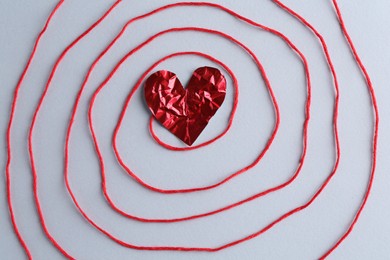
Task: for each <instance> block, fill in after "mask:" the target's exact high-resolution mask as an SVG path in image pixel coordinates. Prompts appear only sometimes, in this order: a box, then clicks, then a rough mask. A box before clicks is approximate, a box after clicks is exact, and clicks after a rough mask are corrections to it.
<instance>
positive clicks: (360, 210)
mask: <svg viewBox="0 0 390 260" xmlns="http://www.w3.org/2000/svg"><path fill="white" fill-rule="evenodd" d="M62 2H63V1H60V2H59V4H58V5H57V6H56V8H55V9H54V10H53V12H52V13H51V15H50V16H49V18H48V21H47V23H46V25H45V27H44V29H43V30H42V32H41V34H40V35H39V36H38V38H37V41H36V44H35V46H34V49H33V52H32V54H31V56H30V58H29V60H28V63H27V65H26V68H25V70H24V72H23V73H22V76H21V78H20V80H19V82H18V84H17V87H16V88H15V94H14V100H13V103H12V109H11V114H10V123H9V126H8V129H7V143H8V162H7V170H6V176H7V196H8V204H9V208H10V213H11V219H12V222H13V226H14V229H15V233H16V234H17V236H18V239H19V240H20V241H21V244H22V246H23V248H24V249H25V251H26V253H27V255H28V256H29V257H30V258H31V253H30V252H29V249H28V247H27V246H26V244H25V243H24V241H23V239H22V237H21V235H20V233H19V231H18V228H17V225H16V222H15V218H14V214H13V210H12V200H11V192H10V170H9V165H10V161H11V147H10V133H11V126H12V120H13V114H14V110H15V107H16V102H17V96H18V91H19V89H20V85H21V83H22V82H23V79H24V76H25V74H26V73H27V70H28V68H29V66H30V63H31V60H32V59H33V57H34V53H35V49H36V47H37V46H38V43H39V39H40V37H41V36H42V35H43V34H44V32H45V30H46V27H47V25H48V24H49V22H50V20H51V18H52V16H53V15H54V13H55V12H56V10H57V9H58V8H59V6H60V5H61V4H62ZM119 2H120V1H118V2H116V3H115V4H114V6H115V5H116V4H117V3H119ZM275 2H276V3H277V4H278V5H279V6H280V7H281V8H283V9H285V10H286V11H288V12H289V13H290V14H292V15H293V16H295V17H296V18H297V19H299V20H300V21H301V22H302V23H303V24H304V25H306V26H308V27H309V28H310V29H311V30H312V31H313V32H314V33H315V35H316V36H317V37H318V38H319V39H320V42H321V44H322V46H323V48H324V52H325V55H326V58H327V61H328V63H329V66H330V69H331V72H332V74H333V77H334V81H335V88H336V100H335V108H334V120H333V124H334V130H335V131H334V132H335V139H336V154H337V159H336V161H335V167H334V170H333V171H332V172H331V174H330V175H329V177H328V178H327V180H326V181H325V183H324V184H323V185H322V186H321V187H320V189H319V190H318V191H317V192H316V193H315V195H314V196H313V197H312V198H311V199H310V200H309V201H308V202H307V203H306V204H304V205H302V206H300V207H297V208H296V209H294V210H292V211H290V212H288V213H286V214H284V215H283V216H281V217H280V218H278V219H277V220H275V221H274V222H272V223H271V224H270V225H268V226H267V227H265V228H264V229H263V230H261V231H259V232H257V233H254V234H252V235H251V236H248V237H246V238H243V239H240V240H236V241H234V242H232V243H230V244H226V245H224V246H222V247H219V248H204V249H202V248H181V247H153V248H149V247H132V246H131V245H130V244H126V243H124V242H123V241H120V240H117V239H115V238H114V237H111V236H110V235H109V233H108V234H107V235H108V236H109V237H111V238H112V239H113V240H115V241H116V242H118V243H120V244H122V245H124V246H128V247H132V248H136V249H142V250H191V251H192V250H194V251H217V250H221V249H223V248H227V247H230V246H233V245H235V244H238V243H241V242H243V241H245V240H248V239H251V238H253V237H255V236H257V235H260V234H261V233H263V232H265V231H267V230H268V229H269V228H271V227H272V226H273V225H275V224H276V223H278V222H280V221H281V220H283V219H285V218H287V217H288V216H290V215H292V214H294V213H296V212H298V211H300V210H302V209H304V208H306V207H308V206H309V205H310V204H311V203H312V202H313V201H314V199H315V198H316V197H317V196H318V195H319V194H320V193H321V192H322V190H323V189H324V188H325V186H326V185H327V184H328V183H329V181H330V179H331V178H332V177H333V175H334V174H335V172H336V169H337V166H338V161H339V156H340V147H339V142H338V133H337V111H338V84H337V78H336V73H335V71H334V68H333V65H332V63H331V59H330V55H329V53H328V52H327V47H326V44H325V41H324V40H323V38H322V36H321V35H320V34H319V33H318V32H317V31H316V30H315V29H314V27H312V26H311V25H310V24H309V23H308V22H307V21H305V20H304V19H303V18H302V17H301V16H299V15H298V14H296V13H294V12H293V11H292V10H291V9H289V8H287V7H286V6H284V5H283V4H281V3H280V2H279V1H275ZM333 4H334V6H335V9H336V13H337V16H338V18H339V21H340V24H341V27H342V31H343V33H344V35H345V36H346V39H347V42H348V44H349V45H350V47H351V50H352V53H353V55H354V57H355V59H356V61H357V63H358V65H359V67H360V69H361V70H362V72H363V74H364V76H365V78H366V81H367V85H368V89H369V92H370V95H371V98H372V102H373V107H374V112H375V113H374V115H375V118H374V121H375V123H374V127H375V128H374V135H373V156H372V170H371V175H370V181H369V184H368V187H367V191H366V193H365V196H364V200H363V202H362V204H361V206H360V207H359V210H358V212H357V213H356V215H355V217H354V219H353V222H352V223H351V225H350V227H349V228H348V230H347V231H346V233H345V234H344V235H343V236H342V237H341V238H340V239H339V240H338V242H337V243H336V244H335V245H334V246H333V247H332V248H331V249H330V250H329V251H328V252H327V253H325V254H324V256H323V258H325V257H326V256H328V255H329V254H330V253H331V252H333V250H335V249H336V248H337V247H338V246H339V245H340V243H341V242H342V241H343V240H344V239H345V238H346V237H347V236H348V235H349V233H350V232H351V231H352V229H353V227H354V225H355V224H356V222H357V220H358V218H359V216H360V213H361V212H362V210H363V208H364V206H365V204H366V202H367V199H368V196H369V193H370V190H371V187H372V183H373V179H374V174H375V166H376V147H377V140H378V125H379V113H378V106H377V103H376V99H375V93H374V89H373V86H372V83H371V80H370V78H369V75H368V73H367V71H366V69H365V67H364V65H363V63H362V61H361V60H360V58H359V56H358V54H357V52H356V49H355V47H354V45H353V42H352V40H351V38H350V37H349V35H348V32H347V30H346V28H345V25H344V22H343V19H342V16H341V13H340V10H339V7H338V5H337V1H336V0H333ZM174 5H177V6H184V5H193V6H195V5H205V6H213V7H217V8H219V7H220V9H223V10H224V9H226V8H224V7H222V6H218V5H215V4H209V3H178V4H174ZM114 6H113V7H112V8H114ZM172 6H173V5H168V6H165V7H163V8H161V9H167V8H170V7H172ZM226 10H228V9H226ZM110 11H111V9H110V10H109V11H108V13H109V12H110ZM229 11H230V10H229ZM230 12H232V11H230ZM108 13H106V14H105V15H107V14H108ZM232 13H234V12H232ZM104 17H105V16H103V17H102V18H103V19H104ZM248 20H249V19H248ZM100 21H101V20H100ZM249 21H250V20H249ZM98 22H99V21H98ZM97 24H98V23H97ZM97 24H94V25H93V26H92V27H91V28H90V29H91V30H92V29H93V28H94V27H95V26H96V25H97ZM89 31H90V30H89ZM89 31H88V30H87V31H86V32H85V33H84V34H82V35H81V36H80V37H79V38H77V39H76V40H75V41H74V42H73V43H72V44H71V45H70V46H68V48H67V49H66V51H65V52H63V54H62V55H61V57H60V59H59V60H58V61H57V62H56V65H55V68H56V67H57V66H58V64H59V62H60V60H61V59H62V58H63V57H64V56H65V55H66V52H67V51H68V50H70V49H71V48H72V47H73V46H74V45H75V44H76V43H77V42H78V41H79V40H81V39H82V38H83V37H84V36H86V35H87V34H88V33H89ZM53 71H55V70H53ZM53 75H54V73H52V74H51V77H50V78H49V81H48V84H47V88H48V85H49V83H50V81H51V78H52V76H53ZM47 88H46V90H45V92H44V95H43V96H42V99H41V100H40V103H39V105H38V109H37V111H36V113H35V114H34V119H33V122H32V125H31V128H30V136H29V145H30V146H29V147H30V150H29V152H30V156H31V161H32V168H34V160H33V152H32V145H31V139H32V130H33V126H34V123H35V117H36V114H37V113H38V110H39V108H40V105H41V104H42V102H43V97H44V96H45V95H46V92H47ZM33 177H34V196H35V199H36V204H37V209H38V212H39V214H40V219H41V222H42V226H43V228H44V232H45V233H46V235H48V237H49V239H50V241H51V242H52V243H53V244H54V245H55V246H56V247H57V248H58V249H59V250H60V252H61V253H63V254H64V255H65V256H67V257H68V258H71V257H70V256H69V255H68V254H67V253H66V252H65V251H64V250H63V249H62V248H61V247H60V246H59V245H58V243H57V242H56V241H55V240H54V239H53V238H52V237H51V236H50V233H49V232H48V230H47V228H46V226H45V223H44V218H43V215H42V212H41V209H40V204H39V198H38V194H37V186H36V182H37V179H36V177H37V176H36V172H35V169H33ZM75 204H76V206H77V207H79V205H78V204H77V202H75ZM79 209H80V208H79ZM82 214H83V215H84V217H86V218H88V216H86V215H85V214H84V213H83V212H82ZM91 224H92V223H91ZM96 227H97V226H96ZM97 228H98V229H99V230H100V231H102V232H103V231H104V230H102V229H100V228H99V227H97ZM103 233H104V232H103Z"/></svg>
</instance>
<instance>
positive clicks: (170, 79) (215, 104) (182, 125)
mask: <svg viewBox="0 0 390 260" xmlns="http://www.w3.org/2000/svg"><path fill="white" fill-rule="evenodd" d="M225 95H226V80H225V77H224V76H223V75H222V73H221V72H220V71H219V70H218V69H216V68H212V67H201V68H198V69H196V70H195V71H194V73H193V74H192V77H191V79H190V81H189V83H188V84H187V87H186V88H185V89H184V88H183V85H182V84H181V83H180V81H179V79H178V78H177V76H176V75H175V74H174V73H173V72H170V71H166V70H160V71H157V72H156V73H153V74H152V75H151V76H150V77H149V78H148V79H147V80H146V82H145V99H146V103H147V105H148V106H149V109H150V111H152V114H153V115H154V116H155V117H156V119H157V120H158V121H159V122H160V123H161V124H162V125H163V126H164V127H165V128H167V129H168V130H169V131H170V132H171V133H173V134H174V135H176V136H177V137H178V138H180V139H181V140H182V141H183V142H184V143H186V144H187V145H192V144H193V143H194V142H195V140H196V139H197V138H198V136H199V135H200V134H201V132H202V131H203V129H204V128H205V127H206V126H207V124H208V122H209V120H210V119H211V118H212V117H213V116H214V114H215V113H216V112H217V110H218V109H219V107H220V106H221V105H222V103H223V101H224V99H225Z"/></svg>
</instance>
